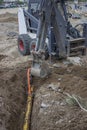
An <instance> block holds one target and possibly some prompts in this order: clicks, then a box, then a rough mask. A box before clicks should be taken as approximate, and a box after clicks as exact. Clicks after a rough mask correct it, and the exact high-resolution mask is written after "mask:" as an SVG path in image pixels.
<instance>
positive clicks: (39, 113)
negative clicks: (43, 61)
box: [0, 9, 87, 130]
mask: <svg viewBox="0 0 87 130" xmlns="http://www.w3.org/2000/svg"><path fill="white" fill-rule="evenodd" d="M5 11H6V12H7V13H6V12H5ZM12 12H13V14H12ZM11 32H13V34H16V35H15V36H13V37H12V36H10V35H8V34H11ZM17 34H18V22H17V9H11V10H10V9H9V10H0V130H22V128H23V123H24V116H25V110H26V99H27V77H26V73H27V69H28V68H29V67H30V60H31V57H30V56H26V57H23V56H21V55H20V53H19V52H18V48H17V37H18V35H17ZM84 61H87V57H85V58H84ZM58 63H60V61H58ZM86 66H87V63H86V62H85V64H84V65H83V66H74V65H72V64H71V65H68V64H67V65H65V64H64V62H61V65H60V66H59V67H58V68H56V67H53V66H52V67H51V74H50V75H49V76H48V77H47V78H45V79H38V78H33V86H34V89H35V91H34V103H33V111H32V117H31V130H45V129H46V130H87V113H86V112H85V111H83V110H81V108H80V107H78V106H75V105H73V106H71V105H69V104H67V102H66V99H67V96H65V95H64V94H63V92H67V93H69V94H71V95H72V94H76V95H78V96H80V97H82V98H83V99H85V100H87V67H86ZM58 90H60V92H59V91H58Z"/></svg>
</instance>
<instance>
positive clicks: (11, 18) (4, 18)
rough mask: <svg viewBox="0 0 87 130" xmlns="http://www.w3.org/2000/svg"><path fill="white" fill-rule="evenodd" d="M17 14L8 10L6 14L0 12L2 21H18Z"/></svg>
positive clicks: (0, 20)
mask: <svg viewBox="0 0 87 130" xmlns="http://www.w3.org/2000/svg"><path fill="white" fill-rule="evenodd" d="M17 21H18V19H17V15H16V14H12V13H8V12H6V13H5V14H0V22H17Z"/></svg>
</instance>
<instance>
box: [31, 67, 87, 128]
mask: <svg viewBox="0 0 87 130" xmlns="http://www.w3.org/2000/svg"><path fill="white" fill-rule="evenodd" d="M34 84H35V87H36V88H37V91H36V94H35V100H34V106H33V115H32V124H31V130H38V129H40V130H44V129H46V130H61V129H62V130H79V129H81V130H86V129H87V113H86V112H85V111H83V110H81V109H80V107H78V106H73V105H69V104H67V102H66V99H67V96H65V95H63V94H62V93H59V92H58V91H57V90H58V89H60V90H62V92H67V93H68V94H70V95H72V94H75V95H78V96H81V97H83V98H84V99H86V100H87V68H83V67H79V66H72V67H68V68H58V69H54V70H53V72H52V75H50V77H49V78H48V79H45V80H44V81H42V80H41V81H40V80H37V81H36V82H35V81H34ZM40 85H41V86H40ZM49 85H50V86H49Z"/></svg>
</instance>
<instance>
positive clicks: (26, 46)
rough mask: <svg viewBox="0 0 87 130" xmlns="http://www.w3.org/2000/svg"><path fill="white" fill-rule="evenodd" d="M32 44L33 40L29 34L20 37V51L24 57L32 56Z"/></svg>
mask: <svg viewBox="0 0 87 130" xmlns="http://www.w3.org/2000/svg"><path fill="white" fill-rule="evenodd" d="M30 42H31V38H30V37H29V36H28V34H21V35H19V36H18V50H19V52H20V53H21V54H22V55H23V56H26V55H29V54H30Z"/></svg>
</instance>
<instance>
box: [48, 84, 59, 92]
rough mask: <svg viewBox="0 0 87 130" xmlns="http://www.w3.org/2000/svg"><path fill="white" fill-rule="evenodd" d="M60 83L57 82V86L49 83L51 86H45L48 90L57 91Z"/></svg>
mask: <svg viewBox="0 0 87 130" xmlns="http://www.w3.org/2000/svg"><path fill="white" fill-rule="evenodd" d="M59 87H60V83H59V82H58V84H56V85H55V84H53V83H51V84H49V85H48V86H47V88H49V89H51V90H53V91H56V92H57V91H58V90H59V89H60V88H59Z"/></svg>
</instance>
